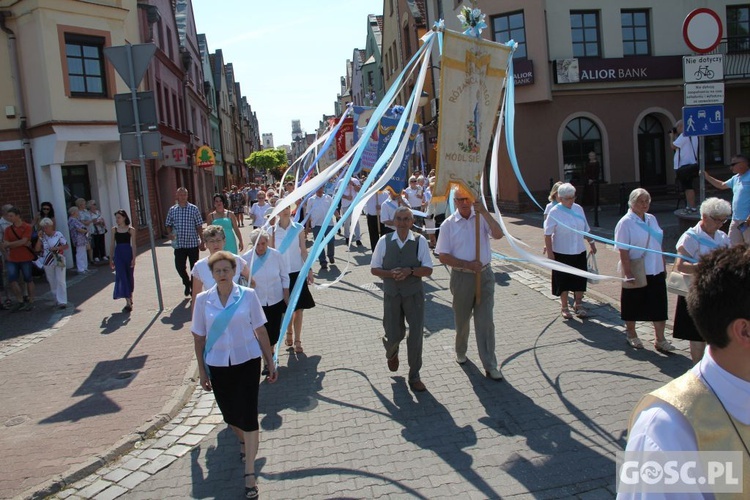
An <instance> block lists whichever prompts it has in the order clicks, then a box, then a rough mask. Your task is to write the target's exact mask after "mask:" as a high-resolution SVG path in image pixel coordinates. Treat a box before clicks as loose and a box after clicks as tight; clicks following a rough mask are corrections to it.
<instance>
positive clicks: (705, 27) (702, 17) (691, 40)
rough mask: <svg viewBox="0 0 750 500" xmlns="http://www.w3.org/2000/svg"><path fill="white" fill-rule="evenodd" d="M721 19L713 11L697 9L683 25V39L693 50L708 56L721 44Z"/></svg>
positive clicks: (688, 16)
mask: <svg viewBox="0 0 750 500" xmlns="http://www.w3.org/2000/svg"><path fill="white" fill-rule="evenodd" d="M721 35H722V27H721V18H720V17H719V15H718V14H717V13H716V12H714V11H712V10H711V9H705V8H701V9H695V10H694V11H692V12H690V14H688V15H687V17H686V18H685V21H684V22H683V23H682V37H683V38H684V39H685V43H686V44H687V46H688V47H690V49H691V50H693V51H694V52H697V53H698V54H706V53H708V52H711V51H712V50H714V49H715V48H716V47H717V46H718V45H719V42H721Z"/></svg>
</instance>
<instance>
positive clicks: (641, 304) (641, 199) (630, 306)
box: [615, 188, 675, 352]
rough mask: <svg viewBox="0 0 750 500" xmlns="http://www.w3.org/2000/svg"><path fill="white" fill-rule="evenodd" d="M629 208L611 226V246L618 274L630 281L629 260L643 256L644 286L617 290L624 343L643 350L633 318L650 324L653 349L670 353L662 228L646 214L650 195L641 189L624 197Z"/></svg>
mask: <svg viewBox="0 0 750 500" xmlns="http://www.w3.org/2000/svg"><path fill="white" fill-rule="evenodd" d="M628 206H629V207H630V210H628V213H626V214H625V215H623V216H622V218H621V219H620V221H619V222H618V223H617V226H615V242H616V243H624V244H625V245H623V246H615V248H617V250H618V251H619V252H620V266H621V269H622V274H623V276H624V277H625V278H627V279H628V280H630V281H633V280H634V275H633V270H632V268H631V261H633V260H634V259H643V267H644V269H645V274H646V286H644V287H641V288H626V287H625V286H623V288H622V292H621V293H620V317H621V318H622V320H623V321H625V331H626V333H627V342H628V344H629V345H630V346H631V347H633V348H634V349H643V342H641V339H639V338H638V333H636V331H635V322H636V321H651V322H653V324H654V337H655V338H654V347H655V348H656V350H657V351H661V352H671V351H674V349H675V348H674V346H673V345H672V343H671V342H670V341H668V340H667V339H666V338H665V337H664V327H665V326H666V324H667V279H666V274H665V272H664V256H663V255H662V246H661V245H662V240H663V238H664V231H662V229H661V228H660V227H659V222H658V221H657V220H656V217H654V216H653V215H651V214H650V213H648V209H649V207H650V206H651V195H650V194H649V193H648V191H646V190H645V189H643V188H637V189H634V190H633V191H632V192H631V193H630V196H629V198H628Z"/></svg>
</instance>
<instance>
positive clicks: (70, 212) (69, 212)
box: [68, 207, 80, 215]
mask: <svg viewBox="0 0 750 500" xmlns="http://www.w3.org/2000/svg"><path fill="white" fill-rule="evenodd" d="M76 212H80V210H78V207H70V208H69V209H68V215H73V214H74V213H76Z"/></svg>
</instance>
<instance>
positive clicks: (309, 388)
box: [258, 348, 325, 430]
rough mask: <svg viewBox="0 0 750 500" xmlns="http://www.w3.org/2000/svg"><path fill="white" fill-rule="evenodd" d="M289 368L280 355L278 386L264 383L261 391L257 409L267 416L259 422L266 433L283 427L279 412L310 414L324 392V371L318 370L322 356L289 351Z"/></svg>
mask: <svg viewBox="0 0 750 500" xmlns="http://www.w3.org/2000/svg"><path fill="white" fill-rule="evenodd" d="M287 352H289V356H288V357H287V358H286V363H287V364H286V366H282V365H281V363H282V362H283V361H284V358H283V357H282V355H281V352H280V353H279V379H278V381H277V382H276V383H275V384H268V383H262V384H261V385H260V390H259V391H258V410H259V412H260V413H263V414H264V416H263V418H262V419H261V421H260V428H261V429H263V430H276V429H278V428H280V427H281V425H282V424H283V420H282V417H281V415H280V412H281V411H283V410H286V409H291V410H294V411H297V412H307V411H311V410H313V409H315V408H316V407H317V406H318V395H319V394H320V392H321V391H322V390H323V378H324V377H325V372H319V371H318V365H319V364H320V360H321V358H320V356H318V355H315V356H307V355H306V354H305V353H299V354H296V353H294V352H293V350H291V348H288V349H287Z"/></svg>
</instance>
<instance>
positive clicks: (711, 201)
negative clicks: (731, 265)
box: [672, 198, 732, 364]
mask: <svg viewBox="0 0 750 500" xmlns="http://www.w3.org/2000/svg"><path fill="white" fill-rule="evenodd" d="M731 215H732V205H730V204H729V202H728V201H726V200H722V199H719V198H708V199H707V200H706V201H704V202H703V203H701V220H700V222H698V224H696V225H695V226H693V227H691V228H690V229H688V230H687V231H685V232H684V233H683V234H682V236H680V239H679V240H677V254H678V255H683V256H685V257H688V258H690V259H691V260H696V261H697V260H698V258H699V257H700V256H701V255H704V254H707V253H709V252H710V251H712V250H715V249H717V248H719V247H728V246H729V236H727V233H725V232H724V231H722V230H721V229H720V228H721V226H723V225H724V223H725V222H726V221H727V219H728V218H729V217H730V216H731ZM674 267H675V270H677V271H679V272H681V273H685V274H693V273H694V272H695V264H694V263H692V262H689V261H687V260H685V259H682V258H679V259H675V261H674ZM672 336H673V337H674V338H676V339H682V340H689V341H690V358H691V359H692V360H693V364H696V363H698V362H699V361H700V360H701V358H703V351H704V350H705V349H706V341H705V340H703V337H701V334H700V333H698V328H696V326H695V323H694V322H693V319H692V318H691V317H690V314H688V310H687V301H686V300H685V297H682V296H680V297H677V306H676V307H675V313H674V327H673V328H672Z"/></svg>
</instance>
